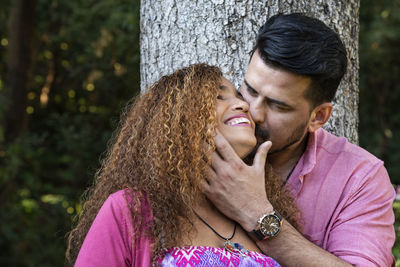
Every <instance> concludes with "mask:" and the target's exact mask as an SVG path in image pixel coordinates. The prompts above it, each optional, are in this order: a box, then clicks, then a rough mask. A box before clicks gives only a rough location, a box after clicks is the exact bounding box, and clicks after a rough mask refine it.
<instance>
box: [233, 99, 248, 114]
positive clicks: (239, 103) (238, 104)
mask: <svg viewBox="0 0 400 267" xmlns="http://www.w3.org/2000/svg"><path fill="white" fill-rule="evenodd" d="M232 110H243V111H244V112H248V111H249V104H248V103H247V102H246V101H244V100H241V99H235V103H233V105H232Z"/></svg>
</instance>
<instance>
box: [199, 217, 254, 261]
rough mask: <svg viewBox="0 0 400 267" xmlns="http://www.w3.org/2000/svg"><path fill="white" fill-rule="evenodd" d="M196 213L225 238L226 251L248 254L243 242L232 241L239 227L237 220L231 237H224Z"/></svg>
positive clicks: (202, 220)
mask: <svg viewBox="0 0 400 267" xmlns="http://www.w3.org/2000/svg"><path fill="white" fill-rule="evenodd" d="M193 212H194V214H196V216H197V218H199V219H200V221H201V222H202V223H204V224H205V225H206V226H207V227H208V228H210V229H211V230H212V231H213V232H214V233H215V234H216V235H217V236H218V237H219V238H222V239H224V240H225V242H224V249H225V250H226V251H229V252H232V253H235V254H238V255H240V256H247V252H248V251H247V249H245V248H244V247H243V246H242V245H241V244H239V243H233V242H230V241H231V240H232V238H233V237H234V236H235V234H236V227H237V222H235V226H234V228H233V233H232V236H231V237H229V238H228V237H223V236H222V235H220V234H219V233H218V232H217V231H216V230H215V229H214V228H212V227H211V225H209V224H208V223H207V222H206V221H205V220H204V219H203V218H201V217H200V215H199V214H197V212H195V211H193Z"/></svg>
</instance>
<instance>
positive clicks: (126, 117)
mask: <svg viewBox="0 0 400 267" xmlns="http://www.w3.org/2000/svg"><path fill="white" fill-rule="evenodd" d="M221 78H222V73H221V71H220V69H219V68H217V67H214V66H209V65H206V64H196V65H192V66H189V67H187V68H183V69H180V70H177V71H175V72H174V73H172V74H171V75H167V76H163V77H162V78H161V79H160V80H159V81H157V82H156V83H154V84H153V85H152V86H150V87H149V88H148V89H147V91H146V93H144V94H142V95H141V96H140V97H138V98H137V99H136V100H135V101H134V102H133V103H132V104H130V105H129V106H128V107H127V109H126V110H127V111H126V112H125V113H124V114H123V116H122V119H121V122H122V123H121V125H120V127H119V130H118V131H117V132H116V134H115V135H114V136H115V137H114V139H113V140H114V141H113V144H112V145H111V147H110V148H109V150H108V152H107V154H106V157H105V158H104V160H103V161H102V164H101V167H100V169H99V170H98V171H97V173H96V177H95V181H94V184H93V185H92V186H91V187H90V188H89V189H88V190H87V191H86V193H85V194H84V195H85V196H86V197H85V201H84V205H83V209H82V212H81V214H80V216H79V218H78V220H77V223H76V227H75V228H74V229H73V230H72V231H71V232H70V233H69V237H68V249H67V260H68V262H69V263H73V262H74V261H75V260H76V257H77V255H78V252H79V250H80V248H81V246H82V243H83V240H84V238H85V236H86V234H87V232H88V231H89V228H90V226H91V224H92V222H93V220H94V218H95V217H96V215H97V213H98V211H99V210H100V208H101V206H102V205H103V203H104V202H105V200H106V199H107V198H108V196H109V195H110V194H112V193H114V192H116V191H118V190H121V189H131V190H129V191H128V192H130V193H129V194H130V196H129V199H132V201H129V202H131V203H129V205H130V206H129V207H130V210H131V214H132V219H133V220H134V222H135V224H134V228H135V229H134V232H136V231H137V230H138V229H143V226H144V228H145V234H146V235H148V236H151V237H152V238H153V239H154V244H153V253H157V252H159V251H161V250H162V248H166V247H171V246H175V245H177V244H179V241H180V240H182V235H183V233H188V232H189V231H187V230H189V229H190V228H191V227H192V226H193V223H192V222H191V219H190V218H193V209H192V207H194V206H195V205H196V203H198V201H199V199H200V198H201V197H202V196H203V191H202V187H201V182H202V181H203V179H204V177H206V174H205V170H206V166H207V165H208V164H209V163H210V157H211V154H212V152H213V151H214V150H215V144H214V141H213V133H214V131H215V128H216V126H217V123H216V119H215V110H216V99H217V94H218V90H219V86H220V84H221ZM205 143H208V144H210V145H209V146H206V145H204V144H205ZM266 170H267V169H266ZM267 173H268V174H267V175H266V179H267V186H266V189H267V192H268V196H269V198H270V199H271V202H272V204H273V205H274V207H275V208H276V209H277V210H278V211H280V212H281V214H282V215H283V216H284V217H285V218H286V219H287V220H289V221H290V222H291V223H292V224H294V225H297V215H296V214H297V208H296V206H295V204H294V200H293V198H292V197H291V196H290V194H289V192H287V191H286V189H284V188H283V187H282V184H281V182H279V181H278V179H275V178H274V177H276V176H275V175H273V174H272V172H271V171H270V170H268V172H267ZM143 197H145V198H146V200H147V201H148V203H149V204H150V207H151V210H152V213H153V223H152V224H151V226H149V225H140V222H141V214H140V203H141V198H143ZM136 222H137V223H136ZM161 237H162V240H161ZM132 238H133V237H132Z"/></svg>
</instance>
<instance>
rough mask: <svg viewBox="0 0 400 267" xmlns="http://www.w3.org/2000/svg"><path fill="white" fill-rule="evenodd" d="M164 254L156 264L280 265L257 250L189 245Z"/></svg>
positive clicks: (177, 266)
mask: <svg viewBox="0 0 400 267" xmlns="http://www.w3.org/2000/svg"><path fill="white" fill-rule="evenodd" d="M164 253H165V254H164V256H163V257H161V258H159V259H155V260H154V263H155V264H154V265H155V266H172V267H191V266H199V267H200V266H219V267H224V266H229V267H236V266H240V267H245V266H248V267H250V266H254V267H256V266H257V267H258V266H267V267H280V266H281V265H279V263H277V262H276V261H275V260H274V259H272V258H270V257H268V256H265V255H263V254H261V253H258V252H255V251H248V252H246V254H245V255H244V254H239V253H233V252H229V251H227V250H225V249H224V248H214V247H203V246H187V247H174V248H168V249H165V251H164Z"/></svg>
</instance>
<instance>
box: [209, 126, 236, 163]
mask: <svg viewBox="0 0 400 267" xmlns="http://www.w3.org/2000/svg"><path fill="white" fill-rule="evenodd" d="M216 132H217V134H216V136H214V142H215V146H216V147H217V151H218V153H219V154H220V155H221V157H222V158H223V159H225V160H226V161H237V160H241V159H240V158H239V156H238V155H237V154H236V152H235V150H233V148H232V146H231V145H230V144H229V143H228V141H227V140H226V139H225V137H224V136H223V135H222V134H221V133H220V132H219V131H218V129H216Z"/></svg>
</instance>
